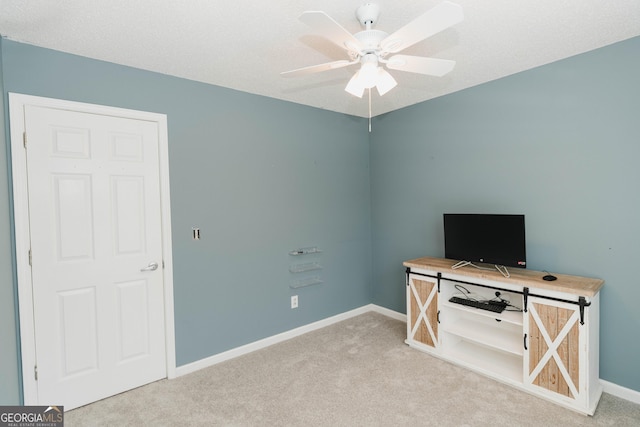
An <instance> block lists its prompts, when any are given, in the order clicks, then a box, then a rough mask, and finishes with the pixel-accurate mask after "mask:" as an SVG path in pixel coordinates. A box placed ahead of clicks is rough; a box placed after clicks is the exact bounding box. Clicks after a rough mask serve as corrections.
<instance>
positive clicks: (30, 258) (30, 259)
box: [29, 249, 33, 267]
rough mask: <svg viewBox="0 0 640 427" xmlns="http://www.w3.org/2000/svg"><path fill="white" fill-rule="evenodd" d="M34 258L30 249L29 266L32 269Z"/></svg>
mask: <svg viewBox="0 0 640 427" xmlns="http://www.w3.org/2000/svg"><path fill="white" fill-rule="evenodd" d="M32 259H33V258H32V257H31V249H29V266H30V267H32V266H33V265H32V264H31V261H32Z"/></svg>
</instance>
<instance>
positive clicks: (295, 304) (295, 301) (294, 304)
mask: <svg viewBox="0 0 640 427" xmlns="http://www.w3.org/2000/svg"><path fill="white" fill-rule="evenodd" d="M291 308H298V295H293V296H291Z"/></svg>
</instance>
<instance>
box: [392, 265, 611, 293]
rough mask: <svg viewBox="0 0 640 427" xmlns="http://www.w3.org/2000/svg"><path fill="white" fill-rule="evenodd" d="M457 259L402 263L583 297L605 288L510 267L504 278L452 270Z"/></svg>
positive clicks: (593, 282)
mask: <svg viewBox="0 0 640 427" xmlns="http://www.w3.org/2000/svg"><path fill="white" fill-rule="evenodd" d="M457 262H458V261H457V260H451V259H446V258H432V257H423V258H417V259H412V260H409V261H405V262H403V263H402V264H403V265H404V266H405V267H409V268H418V269H425V270H434V271H439V272H441V273H450V274H457V275H461V276H467V277H476V278H480V279H487V280H494V281H496V282H504V283H512V284H518V285H522V286H528V287H531V288H539V289H548V290H550V291H557V292H565V293H568V294H574V295H579V296H584V297H592V296H594V295H596V294H597V293H598V292H599V291H600V288H602V286H603V285H604V280H602V279H594V278H590V277H580V276H570V275H567V274H556V273H547V272H542V271H534V270H526V269H523V268H509V274H510V276H511V277H504V276H503V275H502V274H501V273H500V272H499V271H498V270H495V271H491V270H484V269H477V268H474V267H471V266H466V267H462V268H459V269H456V270H453V269H451V267H452V266H453V265H454V264H456V263H457ZM547 274H552V275H554V276H556V277H557V278H558V280H554V281H546V280H542V276H545V275H547Z"/></svg>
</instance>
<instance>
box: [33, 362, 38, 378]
mask: <svg viewBox="0 0 640 427" xmlns="http://www.w3.org/2000/svg"><path fill="white" fill-rule="evenodd" d="M33 376H34V377H35V379H36V381H38V365H34V366H33Z"/></svg>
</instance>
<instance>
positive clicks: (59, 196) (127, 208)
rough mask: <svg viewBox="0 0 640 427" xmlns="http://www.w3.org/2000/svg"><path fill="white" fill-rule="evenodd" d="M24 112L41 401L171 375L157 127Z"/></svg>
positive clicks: (93, 396) (89, 397) (72, 402)
mask: <svg viewBox="0 0 640 427" xmlns="http://www.w3.org/2000/svg"><path fill="white" fill-rule="evenodd" d="M23 112H24V126H25V131H26V141H27V142H26V151H25V152H26V174H27V184H28V210H29V233H30V246H31V254H30V255H31V288H32V289H31V292H32V304H33V333H34V347H35V348H34V350H35V361H34V363H35V365H36V367H37V368H36V369H37V376H36V379H37V381H36V388H37V403H38V404H57V405H64V406H65V409H71V408H74V407H78V406H82V405H85V404H87V403H90V402H93V401H96V400H99V399H102V398H104V397H107V396H111V395H114V394H117V393H120V392H122V391H125V390H129V389H131V388H134V387H137V386H140V385H143V384H146V383H149V382H152V381H155V380H158V379H161V378H164V377H166V376H167V356H166V354H167V352H166V343H165V337H166V333H165V332H166V331H165V292H164V283H163V280H164V279H163V277H164V275H163V226H162V218H161V217H162V214H161V212H162V209H161V191H160V182H161V180H160V173H159V148H158V145H159V144H158V141H159V130H158V123H156V122H153V121H145V120H139V119H131V118H123V117H117V116H109V115H101V114H94V113H87V112H78V111H69V110H66V109H58V108H48V107H41V106H31V105H25V106H24V110H23ZM171 298H172V296H171ZM21 308H22V305H21ZM21 319H22V315H21ZM21 335H23V334H21ZM23 339H25V337H24V336H23ZM23 348H24V346H23ZM23 360H24V358H23ZM28 368H29V367H28V366H25V367H23V369H28ZM26 388H27V387H25V389H26ZM25 394H26V392H25ZM31 397H33V393H31ZM28 400H29V399H27V398H26V397H25V403H27V401H28ZM33 403H34V404H35V402H33Z"/></svg>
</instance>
